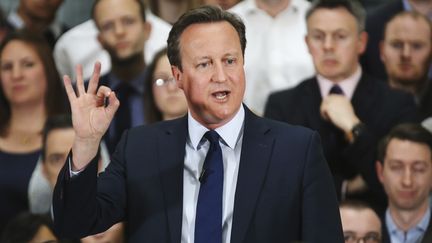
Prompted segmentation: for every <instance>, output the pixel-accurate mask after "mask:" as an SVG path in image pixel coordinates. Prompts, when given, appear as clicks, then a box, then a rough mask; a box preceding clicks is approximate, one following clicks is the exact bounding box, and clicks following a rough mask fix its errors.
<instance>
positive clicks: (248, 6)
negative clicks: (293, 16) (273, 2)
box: [243, 0, 299, 14]
mask: <svg viewBox="0 0 432 243" xmlns="http://www.w3.org/2000/svg"><path fill="white" fill-rule="evenodd" d="M256 1H257V0H243V2H245V3H244V9H245V10H246V13H249V14H253V13H256V12H258V11H262V12H263V10H261V9H260V8H258V6H257V4H256ZM298 9H299V2H298V0H291V2H290V3H289V5H288V7H287V8H286V9H284V10H283V11H282V12H281V13H284V12H287V11H291V10H293V11H294V12H297V10H298Z"/></svg>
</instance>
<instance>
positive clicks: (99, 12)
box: [92, 0, 151, 153]
mask: <svg viewBox="0 0 432 243" xmlns="http://www.w3.org/2000/svg"><path fill="white" fill-rule="evenodd" d="M92 17H93V20H94V22H95V24H96V26H97V28H98V31H99V33H98V36H97V38H98V41H99V43H100V44H101V46H102V47H103V48H104V49H105V50H106V51H107V52H108V54H109V56H110V59H111V70H110V71H109V72H108V73H107V74H105V75H103V76H102V77H101V78H100V80H99V84H100V85H104V86H108V87H110V88H111V89H112V90H115V91H116V94H117V97H118V98H119V100H120V102H122V103H123V105H122V106H121V107H120V108H119V110H118V112H117V113H116V115H115V116H114V119H113V122H112V123H111V125H110V127H109V129H108V131H107V133H106V134H105V136H104V141H105V143H106V145H107V147H108V150H109V151H110V152H111V153H112V152H114V149H115V146H116V145H117V143H118V142H119V140H120V137H121V134H122V133H123V131H124V130H125V129H128V128H131V127H134V126H139V125H143V124H144V123H145V119H144V79H145V75H146V63H145V60H144V45H145V42H146V41H147V39H148V37H149V35H150V30H151V26H150V24H149V23H148V22H147V21H146V14H145V6H144V4H143V3H142V1H141V0H123V1H119V0H97V1H95V2H94V5H93V9H92Z"/></svg>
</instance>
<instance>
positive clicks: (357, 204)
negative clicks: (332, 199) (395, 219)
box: [339, 201, 381, 243]
mask: <svg viewBox="0 0 432 243" xmlns="http://www.w3.org/2000/svg"><path fill="white" fill-rule="evenodd" d="M339 210H340V215H341V221H342V230H343V233H344V238H345V243H357V242H363V243H380V242H381V220H380V218H379V217H378V215H377V214H376V213H375V211H374V210H372V208H370V207H369V206H368V205H367V204H366V203H364V202H361V201H344V202H342V203H341V204H340V206H339Z"/></svg>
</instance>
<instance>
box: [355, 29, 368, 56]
mask: <svg viewBox="0 0 432 243" xmlns="http://www.w3.org/2000/svg"><path fill="white" fill-rule="evenodd" d="M368 38H369V37H368V34H367V33H366V31H362V32H361V33H360V35H359V46H358V54H359V55H361V54H363V53H364V52H365V50H366V45H367V42H368Z"/></svg>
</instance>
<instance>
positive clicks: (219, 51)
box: [53, 6, 343, 243]
mask: <svg viewBox="0 0 432 243" xmlns="http://www.w3.org/2000/svg"><path fill="white" fill-rule="evenodd" d="M245 47H246V38H245V27H244V24H243V23H242V21H241V20H240V19H239V18H238V17H236V16H235V15H233V14H231V13H229V12H226V11H223V10H221V9H220V8H218V7H212V6H204V7H201V8H198V9H195V10H191V11H189V12H187V13H186V14H185V15H183V16H182V17H181V18H180V19H179V20H178V22H176V23H175V24H174V26H173V29H172V30H171V32H170V35H169V38H168V56H169V59H170V63H171V65H172V71H173V74H174V77H175V78H176V81H177V83H178V85H179V87H180V88H182V89H183V91H184V92H185V95H186V97H187V100H188V104H189V112H188V115H187V116H185V117H183V118H180V119H177V120H172V121H166V122H162V123H157V124H155V125H151V126H147V127H137V128H133V129H131V130H129V131H127V132H125V133H124V135H123V136H122V139H121V141H120V143H119V145H118V146H117V149H116V152H115V153H114V155H113V160H112V162H111V163H110V165H109V166H108V168H107V170H106V172H105V173H103V174H101V175H100V176H99V177H97V176H96V173H97V172H96V161H95V160H94V157H95V156H96V154H97V149H98V147H97V144H98V143H99V142H100V139H101V137H102V134H103V133H104V131H105V130H106V129H107V127H108V126H109V123H110V121H111V119H112V117H113V116H114V113H115V111H116V109H117V108H118V106H119V102H118V99H117V98H116V96H115V93H114V92H113V91H111V89H109V88H108V87H106V86H101V87H100V88H97V86H98V84H97V83H98V74H99V70H100V65H98V64H97V65H96V66H95V73H94V75H93V78H92V79H91V80H90V83H89V86H88V89H87V90H85V88H84V86H83V84H82V83H83V81H82V78H81V75H80V72H78V79H77V90H78V96H77V95H76V94H75V92H74V90H73V89H72V87H71V81H70V79H69V78H65V87H66V89H67V93H68V97H69V99H70V102H71V106H72V110H73V125H74V129H75V131H76V134H77V136H76V139H75V141H74V145H73V147H72V155H71V157H70V159H69V161H68V163H66V166H65V167H64V168H63V169H62V172H61V173H60V175H59V178H58V182H57V185H56V188H55V195H54V198H53V214H54V222H55V226H56V230H57V232H58V233H60V234H62V235H74V236H80V237H81V236H84V235H86V234H92V233H96V232H99V231H103V230H105V229H107V228H108V227H109V226H110V225H112V224H114V223H115V222H118V221H121V220H125V221H127V223H126V230H127V235H128V237H129V239H128V240H129V241H130V242H184V243H186V242H190V243H192V242H196V243H198V242H206V243H207V242H219V243H221V242H224V243H227V242H233V243H239V242H248V243H251V242H252V243H253V242H295V241H306V242H337V243H339V242H343V237H342V229H341V225H340V218H339V212H338V206H337V200H336V193H335V191H334V187H333V185H332V180H331V175H330V172H329V170H328V167H327V165H326V163H325V160H324V157H323V155H322V152H321V148H320V144H319V138H318V136H317V134H316V133H314V132H311V131H310V130H308V129H304V128H301V127H294V126H290V125H287V124H283V123H278V122H274V121H270V120H266V119H263V118H259V117H257V116H255V115H254V114H253V113H251V112H250V111H249V109H248V108H247V107H245V106H243V105H242V99H243V95H244V90H245V78H244V69H243V64H244V62H243V54H244V50H245ZM105 98H107V99H108V100H109V104H108V106H106V107H105V106H104V102H103V101H104V100H105ZM203 134H204V137H203ZM206 154H207V155H206ZM209 205H211V206H210V207H208V206H209ZM203 219H206V220H203ZM209 229H210V230H209ZM207 230H208V233H207V234H202V233H203V232H206V231H207ZM215 239H217V240H215Z"/></svg>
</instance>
